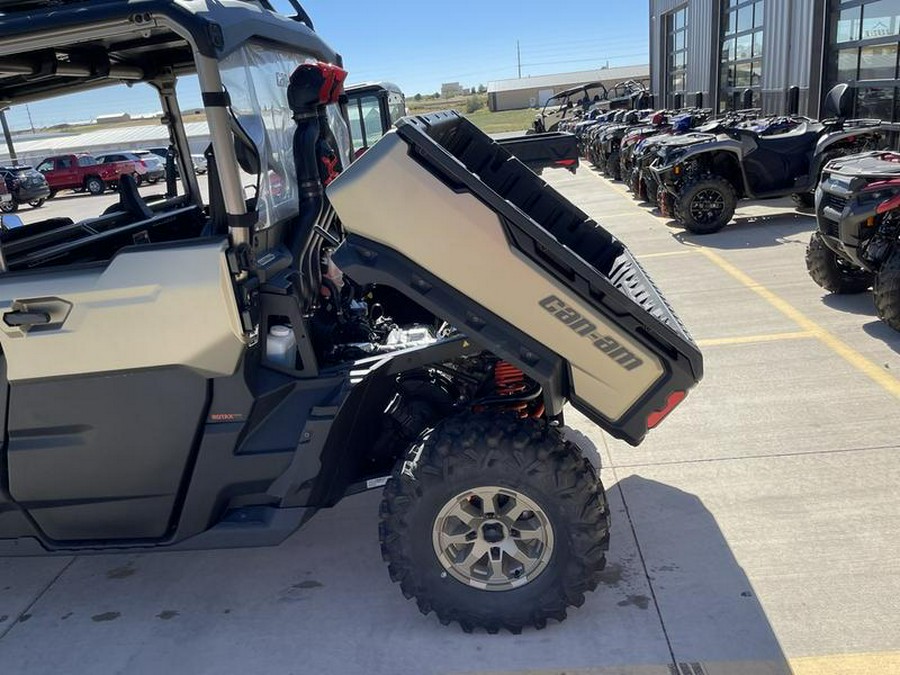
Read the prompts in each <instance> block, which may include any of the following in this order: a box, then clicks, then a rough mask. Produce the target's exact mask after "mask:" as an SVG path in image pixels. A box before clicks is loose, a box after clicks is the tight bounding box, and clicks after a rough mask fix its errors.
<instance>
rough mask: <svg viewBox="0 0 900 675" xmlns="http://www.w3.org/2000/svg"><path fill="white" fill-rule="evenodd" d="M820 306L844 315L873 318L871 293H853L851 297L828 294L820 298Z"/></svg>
mask: <svg viewBox="0 0 900 675" xmlns="http://www.w3.org/2000/svg"><path fill="white" fill-rule="evenodd" d="M822 304H823V305H825V306H826V307H830V308H831V309H836V310H838V311H839V312H844V313H846V314H859V315H861V316H875V305H874V304H872V294H871V293H854V294H853V295H840V294H837V293H828V294H827V295H825V296H823V297H822Z"/></svg>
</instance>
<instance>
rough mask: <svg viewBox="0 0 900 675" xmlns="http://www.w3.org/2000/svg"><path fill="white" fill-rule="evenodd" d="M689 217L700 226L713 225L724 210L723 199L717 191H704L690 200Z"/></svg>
mask: <svg viewBox="0 0 900 675" xmlns="http://www.w3.org/2000/svg"><path fill="white" fill-rule="evenodd" d="M690 209H691V216H693V218H694V220H695V221H696V222H697V223H699V224H701V225H708V224H709V223H714V222H716V220H718V219H719V217H720V216H721V215H722V212H723V211H724V210H725V197H724V196H723V195H722V193H721V192H719V191H718V190H713V189H706V190H701V191H700V192H698V193H697V194H696V195H695V196H694V198H693V199H692V200H691V206H690Z"/></svg>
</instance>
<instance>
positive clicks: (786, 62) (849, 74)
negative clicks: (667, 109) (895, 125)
mask: <svg viewBox="0 0 900 675" xmlns="http://www.w3.org/2000/svg"><path fill="white" fill-rule="evenodd" d="M898 44H900V2H897V1H895V0H650V70H651V81H652V89H653V93H654V96H655V98H656V100H657V102H661V103H663V104H665V105H667V106H674V105H675V104H676V102H677V100H676V99H678V100H681V101H683V102H684V104H693V102H694V95H695V94H696V93H697V92H700V93H702V94H703V99H704V105H705V106H706V107H711V108H715V109H717V110H725V109H734V108H740V107H743V99H744V96H745V92H746V91H748V90H749V92H750V93H749V96H750V97H752V103H753V106H754V107H760V108H762V109H763V111H764V112H767V113H783V112H786V111H787V103H786V101H787V92H788V90H789V89H790V88H791V87H795V86H796V87H798V88H799V90H800V113H801V114H805V115H809V116H811V117H818V116H819V112H820V110H821V107H822V101H823V99H824V97H825V94H827V93H828V90H829V89H830V88H831V87H833V86H834V85H835V84H838V83H841V82H846V83H848V84H850V85H851V86H853V87H854V88H856V90H857V97H856V103H855V113H854V114H855V115H856V116H859V117H878V118H882V119H889V120H894V121H896V120H897V119H898V87H900V73H898V70H897V68H898Z"/></svg>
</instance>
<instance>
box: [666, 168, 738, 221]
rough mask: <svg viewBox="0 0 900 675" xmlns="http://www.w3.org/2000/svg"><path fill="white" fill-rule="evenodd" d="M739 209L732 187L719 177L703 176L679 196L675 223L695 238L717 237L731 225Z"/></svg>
mask: <svg viewBox="0 0 900 675" xmlns="http://www.w3.org/2000/svg"><path fill="white" fill-rule="evenodd" d="M736 206H737V197H736V196H735V194H734V188H733V187H731V183H729V182H728V181H727V180H725V179H724V178H719V177H718V176H699V177H697V178H694V179H692V180H689V181H687V182H686V183H685V185H684V186H683V187H682V188H681V191H680V192H679V193H678V197H677V198H676V200H675V219H676V220H677V221H678V222H679V223H681V225H682V226H684V228H685V229H686V230H688V231H689V232H693V233H694V234H713V233H714V232H718V231H719V230H721V229H722V228H723V227H725V226H726V225H727V224H728V223H730V222H731V218H732V217H733V216H734V209H735V207H736Z"/></svg>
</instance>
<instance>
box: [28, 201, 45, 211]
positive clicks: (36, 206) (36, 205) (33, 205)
mask: <svg viewBox="0 0 900 675" xmlns="http://www.w3.org/2000/svg"><path fill="white" fill-rule="evenodd" d="M45 201H47V200H46V199H32V200H31V201H30V202H28V204H29V206H31V208H33V209H39V208H41V207H42V206H43V205H44V202H45Z"/></svg>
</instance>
